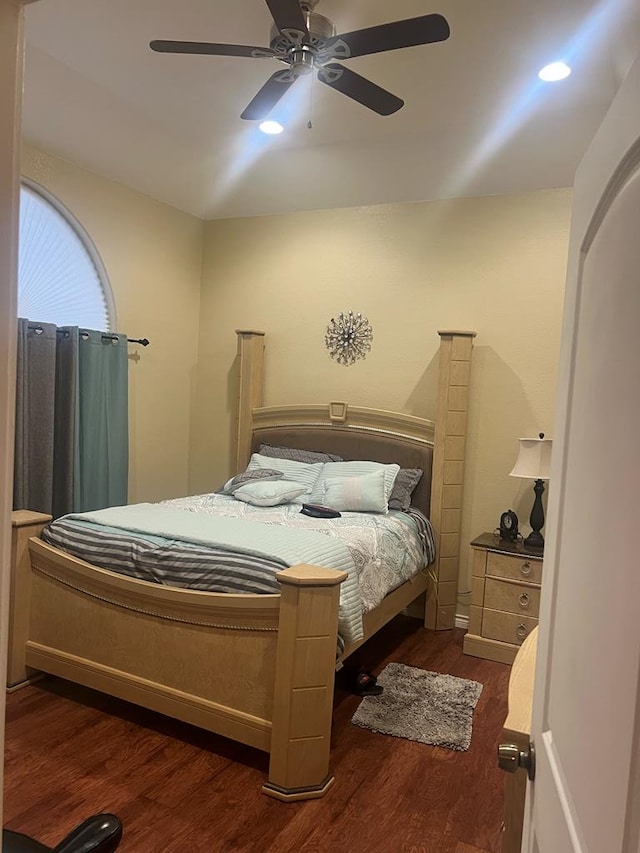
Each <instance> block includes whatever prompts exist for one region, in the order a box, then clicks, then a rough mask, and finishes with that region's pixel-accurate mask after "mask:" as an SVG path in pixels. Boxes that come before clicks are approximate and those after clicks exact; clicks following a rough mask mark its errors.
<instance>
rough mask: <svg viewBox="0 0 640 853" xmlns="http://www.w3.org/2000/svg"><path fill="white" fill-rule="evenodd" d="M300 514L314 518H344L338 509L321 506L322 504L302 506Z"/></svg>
mask: <svg viewBox="0 0 640 853" xmlns="http://www.w3.org/2000/svg"><path fill="white" fill-rule="evenodd" d="M300 512H301V513H302V514H303V515H310V516H311V517H312V518H341V516H342V514H341V513H339V512H338V510H337V509H331V507H329V506H321V505H320V504H302V509H301V510H300Z"/></svg>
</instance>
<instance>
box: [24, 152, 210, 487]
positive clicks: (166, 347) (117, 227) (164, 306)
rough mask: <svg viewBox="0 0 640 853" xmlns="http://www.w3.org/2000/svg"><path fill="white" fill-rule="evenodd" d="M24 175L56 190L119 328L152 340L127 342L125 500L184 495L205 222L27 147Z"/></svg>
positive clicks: (53, 190) (47, 187)
mask: <svg viewBox="0 0 640 853" xmlns="http://www.w3.org/2000/svg"><path fill="white" fill-rule="evenodd" d="M22 173H23V175H25V176H27V177H29V178H32V179H33V180H35V181H37V182H38V183H40V184H41V185H42V186H44V187H46V189H48V190H49V191H50V192H51V193H53V194H54V195H55V196H56V197H57V198H58V199H59V200H60V201H61V202H62V203H63V204H64V205H65V206H66V207H67V208H68V209H69V210H70V211H71V212H72V213H73V214H74V215H75V216H76V217H77V219H78V220H79V221H80V222H81V223H82V225H83V226H84V228H85V229H86V231H87V232H88V234H89V235H90V237H91V239H92V240H93V242H94V243H95V245H96V247H97V249H98V252H99V254H100V256H101V258H102V261H103V263H104V266H105V268H106V270H107V274H108V275H109V279H110V282H111V288H112V290H113V295H114V298H115V304H116V311H117V318H118V330H119V331H122V332H126V333H127V334H128V335H129V336H130V337H134V338H144V337H146V338H149V340H150V341H151V345H150V346H148V347H146V348H143V347H134V346H130V347H129V359H130V360H129V367H130V370H129V381H130V395H129V400H130V414H129V424H130V473H129V500H130V501H131V502H132V503H133V502H137V501H154V500H159V499H161V498H166V497H172V496H176V495H184V494H186V493H187V491H188V457H189V419H190V411H191V402H192V400H191V398H192V393H193V384H194V380H195V367H196V360H197V346H198V315H199V310H200V282H201V263H202V233H203V223H202V221H201V220H199V219H197V218H196V217H194V216H190V215H189V214H186V213H182V212H180V211H178V210H175V209H174V208H172V207H169V206H167V205H166V204H162V203H161V202H158V201H155V200H154V199H152V198H150V197H148V196H145V195H142V194H141V193H139V192H136V191H134V190H131V189H128V188H127V187H125V186H123V185H122V184H118V183H115V182H113V181H109V180H106V179H105V178H101V177H99V176H97V175H94V174H92V173H91V172H87V171H86V170H84V169H81V168H80V167H78V166H75V165H73V164H71V163H69V162H67V161H65V160H61V159H59V158H57V157H54V156H52V155H50V154H47V153H44V152H42V151H38V150H35V149H33V148H29V147H25V148H24V150H23V162H22ZM34 319H37V318H34Z"/></svg>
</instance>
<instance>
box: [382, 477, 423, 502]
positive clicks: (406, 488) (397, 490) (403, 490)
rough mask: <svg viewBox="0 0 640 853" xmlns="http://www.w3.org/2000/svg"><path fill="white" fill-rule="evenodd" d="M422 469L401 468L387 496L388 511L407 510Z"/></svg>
mask: <svg viewBox="0 0 640 853" xmlns="http://www.w3.org/2000/svg"><path fill="white" fill-rule="evenodd" d="M422 473H423V472H422V468H401V469H400V471H399V472H398V476H397V477H396V479H395V482H394V484H393V489H392V491H391V495H390V496H389V509H399V510H407V509H409V507H410V506H411V495H412V494H413V492H414V491H415V488H416V486H417V485H418V483H419V482H420V480H421V479H422Z"/></svg>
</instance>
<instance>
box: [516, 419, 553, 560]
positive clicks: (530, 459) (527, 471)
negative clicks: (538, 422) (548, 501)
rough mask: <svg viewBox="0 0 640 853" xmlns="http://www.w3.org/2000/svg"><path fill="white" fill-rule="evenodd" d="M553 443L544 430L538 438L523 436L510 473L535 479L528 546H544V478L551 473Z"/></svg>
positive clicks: (526, 544) (546, 478) (525, 542)
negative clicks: (546, 436)
mask: <svg viewBox="0 0 640 853" xmlns="http://www.w3.org/2000/svg"><path fill="white" fill-rule="evenodd" d="M551 445H552V441H551V439H550V438H545V437H544V433H543V432H541V433H540V435H539V437H538V438H521V439H520V451H519V453H518V458H517V459H516V464H515V465H514V466H513V470H512V471H511V472H510V474H509V476H510V477H522V478H524V479H527V480H535V483H534V485H533V491H534V492H535V500H534V502H533V507H532V509H531V515H530V517H529V524H530V525H531V533H530V534H529V535H528V536H527V538H526V539H525V540H524V545H525V547H526V548H539V549H542V548H544V537H543V535H542V533H540V531H541V530H542V528H543V527H544V510H543V508H542V495H543V493H544V480H548V479H549V476H550V474H551Z"/></svg>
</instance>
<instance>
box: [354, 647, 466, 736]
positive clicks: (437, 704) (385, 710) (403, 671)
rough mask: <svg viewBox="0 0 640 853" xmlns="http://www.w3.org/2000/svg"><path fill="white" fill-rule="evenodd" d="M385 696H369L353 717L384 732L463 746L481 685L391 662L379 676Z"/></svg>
mask: <svg viewBox="0 0 640 853" xmlns="http://www.w3.org/2000/svg"><path fill="white" fill-rule="evenodd" d="M378 684H381V685H382V686H383V687H384V691H383V693H382V694H381V695H380V696H365V698H364V699H363V700H362V702H361V703H360V706H359V707H358V710H357V711H356V713H355V714H354V715H353V717H352V719H351V722H352V723H355V724H356V725H357V726H362V727H363V728H365V729H371V730H372V731H374V732H381V733H382V734H385V735H393V736H394V737H403V738H407V739H408V740H417V741H419V742H420V743H429V744H432V745H433V746H446V747H449V749H457V750H460V751H464V750H466V749H468V748H469V744H470V743H471V726H472V719H473V710H474V708H475V707H476V705H477V703H478V699H479V698H480V694H481V693H482V684H480V683H479V682H477V681H468V680H467V679H466V678H456V677H455V676H453V675H441V674H440V673H437V672H428V671H427V670H426V669H417V668H416V667H414V666H405V664H402V663H389V664H387V666H385V668H384V669H383V670H382V672H381V673H380V675H379V676H378Z"/></svg>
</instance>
